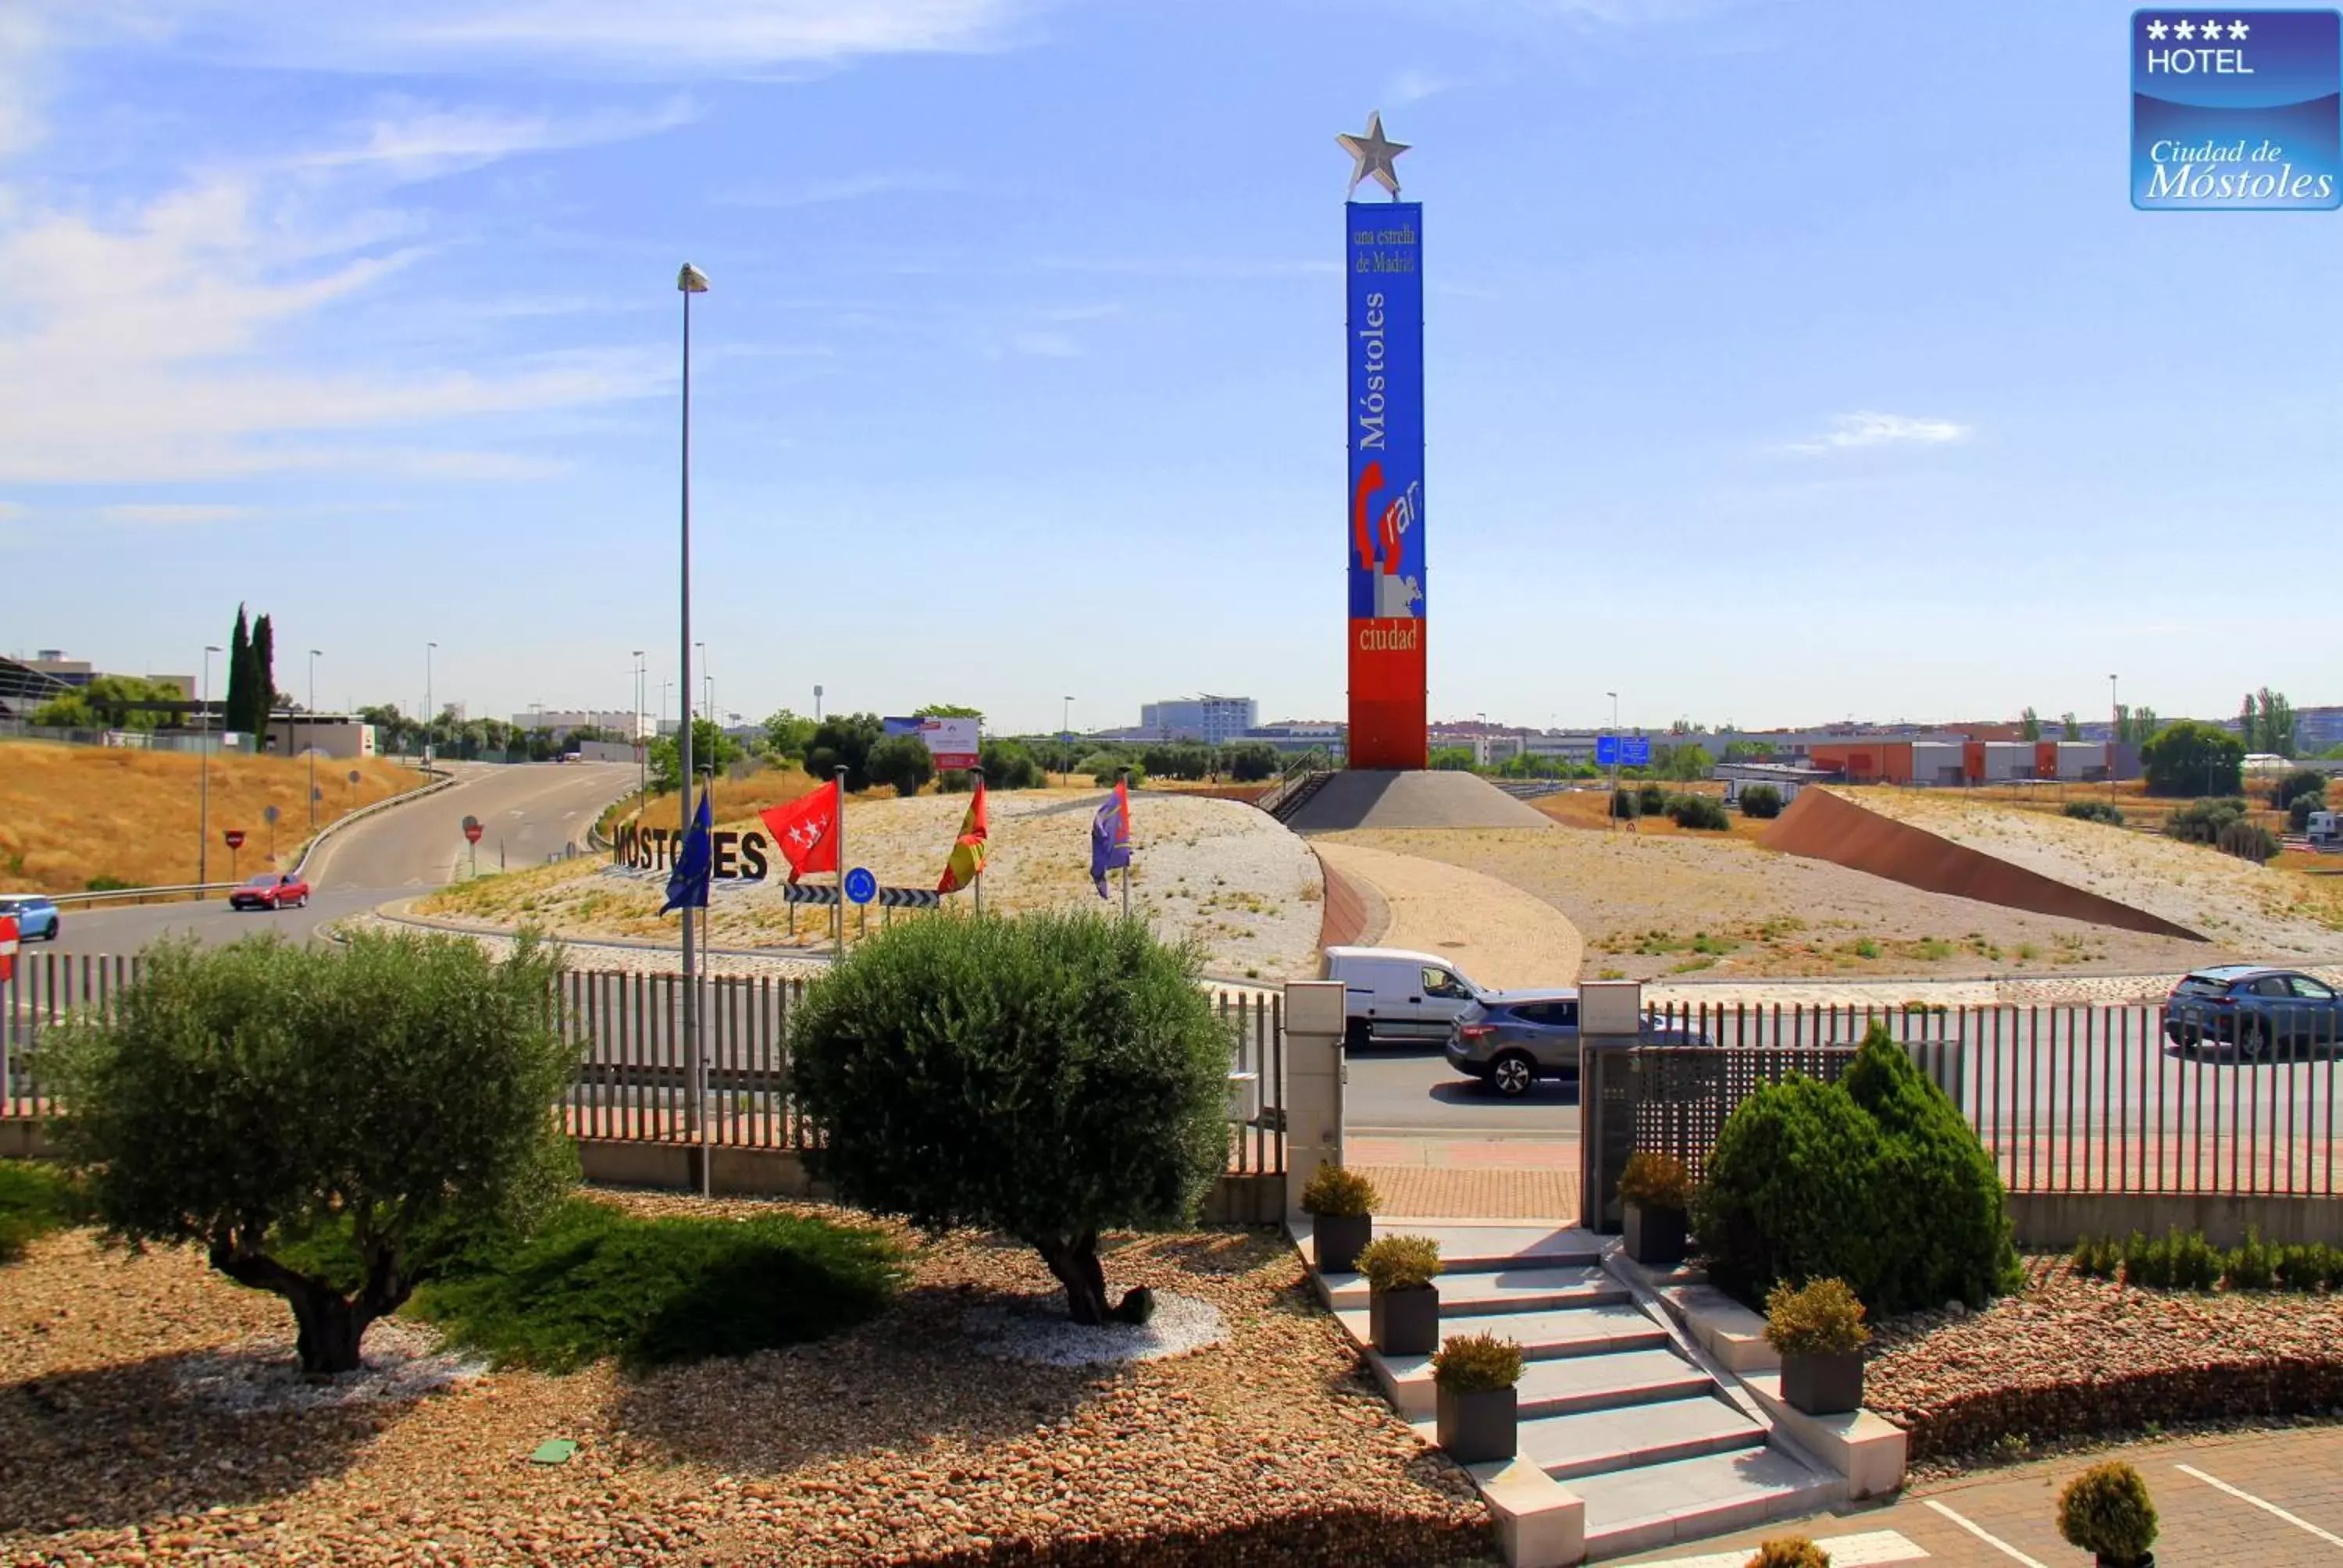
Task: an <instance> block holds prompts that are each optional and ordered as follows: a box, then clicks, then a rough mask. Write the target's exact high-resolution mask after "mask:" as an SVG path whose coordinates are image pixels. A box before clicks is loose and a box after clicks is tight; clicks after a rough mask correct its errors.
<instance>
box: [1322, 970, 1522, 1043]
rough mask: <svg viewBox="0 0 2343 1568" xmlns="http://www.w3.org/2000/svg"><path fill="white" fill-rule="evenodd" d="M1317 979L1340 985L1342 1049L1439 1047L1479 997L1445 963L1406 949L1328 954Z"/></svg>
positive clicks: (1470, 983) (1466, 980) (1468, 982)
mask: <svg viewBox="0 0 2343 1568" xmlns="http://www.w3.org/2000/svg"><path fill="white" fill-rule="evenodd" d="M1319 978H1320V979H1322V980H1341V981H1342V990H1343V993H1344V995H1343V1011H1344V1016H1345V1019H1346V1020H1347V1027H1346V1028H1345V1030H1344V1032H1343V1037H1342V1043H1343V1045H1344V1046H1345V1047H1353V1046H1362V1045H1365V1044H1368V1043H1369V1042H1370V1041H1374V1042H1379V1043H1383V1044H1416V1045H1438V1044H1439V1043H1440V1042H1441V1041H1442V1040H1445V1039H1447V1038H1448V1031H1449V1026H1450V1025H1451V1024H1453V1023H1454V1022H1455V1021H1456V1015H1457V1014H1458V1013H1460V1012H1462V1011H1463V1010H1464V1009H1465V1008H1466V1007H1468V1006H1470V1005H1471V1004H1472V1002H1473V999H1474V998H1476V997H1479V996H1481V995H1482V994H1483V992H1482V990H1481V988H1480V987H1479V986H1477V985H1474V984H1473V981H1472V980H1471V979H1470V978H1469V977H1467V976H1466V975H1465V973H1464V971H1463V970H1460V969H1458V968H1457V967H1456V966H1455V965H1454V964H1453V963H1451V962H1449V961H1448V960H1446V959H1443V958H1438V957H1435V956H1434V955H1433V954H1431V953H1419V952H1412V951H1410V950H1407V949H1405V948H1353V947H1334V948H1328V949H1327V950H1326V956H1325V958H1324V960H1322V964H1321V966H1320V969H1319Z"/></svg>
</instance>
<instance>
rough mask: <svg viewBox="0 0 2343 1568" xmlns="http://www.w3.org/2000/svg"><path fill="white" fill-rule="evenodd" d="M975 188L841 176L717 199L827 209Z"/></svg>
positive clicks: (919, 179)
mask: <svg viewBox="0 0 2343 1568" xmlns="http://www.w3.org/2000/svg"><path fill="white" fill-rule="evenodd" d="M974 188H975V187H974V186H971V185H970V184H969V183H968V182H967V181H965V180H958V179H949V178H946V177H944V176H938V175H901V174H864V175H840V176H833V177H831V178H829V179H818V180H808V181H806V182H805V183H804V184H802V185H795V186H784V187H782V188H780V189H778V190H751V191H733V192H729V193H727V194H725V195H723V196H719V197H718V198H717V199H718V200H719V201H724V202H729V203H730V204H731V205H732V206H774V207H795V206H828V205H830V203H832V202H842V201H860V200H861V199H863V198H864V197H866V196H910V195H920V196H948V195H953V194H958V193H965V192H967V191H970V190H973V189H974Z"/></svg>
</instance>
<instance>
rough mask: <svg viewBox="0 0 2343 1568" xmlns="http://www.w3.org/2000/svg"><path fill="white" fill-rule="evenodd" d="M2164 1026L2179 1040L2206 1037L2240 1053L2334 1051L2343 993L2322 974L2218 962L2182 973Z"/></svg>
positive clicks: (2341, 1032)
mask: <svg viewBox="0 0 2343 1568" xmlns="http://www.w3.org/2000/svg"><path fill="white" fill-rule="evenodd" d="M2164 1032H2165V1035H2166V1037H2167V1038H2168V1039H2169V1040H2172V1042H2173V1043H2174V1044H2176V1045H2185V1046H2194V1045H2200V1044H2203V1043H2204V1042H2206V1041H2207V1040H2211V1041H2214V1042H2215V1043H2217V1044H2221V1045H2234V1046H2236V1047H2237V1050H2238V1052H2239V1054H2240V1055H2244V1056H2249V1057H2254V1058H2257V1059H2261V1058H2267V1057H2268V1055H2269V1054H2270V1053H2271V1051H2272V1050H2285V1051H2287V1052H2288V1053H2289V1054H2302V1055H2308V1054H2309V1053H2311V1052H2313V1051H2324V1052H2332V1051H2333V1050H2335V1048H2336V1044H2337V1041H2338V1037H2343V997H2338V996H2337V994H2336V992H2335V988H2334V987H2332V986H2330V985H2328V984H2327V983H2326V982H2324V981H2323V980H2313V979H2311V978H2310V977H2309V976H2308V975H2307V974H2300V973H2298V972H2297V971H2295V970H2280V969H2270V968H2268V967H2267V966H2265V965H2261V964H2216V965H2214V966H2212V967H2211V968H2209V969H2201V970H2196V971H2195V972H2194V973H2191V974H2187V975H2183V976H2182V977H2181V978H2180V983H2179V984H2178V985H2177V986H2174V987H2173V988H2172V994H2171V995H2170V996H2167V997H2166V998H2165V999H2164Z"/></svg>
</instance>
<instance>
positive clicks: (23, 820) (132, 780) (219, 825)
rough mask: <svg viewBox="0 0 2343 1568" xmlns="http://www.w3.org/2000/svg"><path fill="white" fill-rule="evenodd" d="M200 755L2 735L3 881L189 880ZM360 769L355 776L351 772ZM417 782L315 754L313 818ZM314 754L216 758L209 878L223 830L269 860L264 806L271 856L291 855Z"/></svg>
mask: <svg viewBox="0 0 2343 1568" xmlns="http://www.w3.org/2000/svg"><path fill="white" fill-rule="evenodd" d="M202 763H203V759H202V758H200V757H198V756H195V755H192V754H187V753H181V752H176V751H139V750H133V749H127V748H123V749H116V748H111V747H92V746H54V745H50V744H48V743H46V742H44V741H33V740H11V741H5V742H0V892H32V891H37V892H47V893H73V892H80V891H82V890H85V889H86V888H87V887H88V886H89V882H90V879H91V878H93V877H113V878H116V879H120V880H122V881H125V882H129V883H132V884H134V885H136V886H140V887H157V886H170V885H174V884H180V883H186V882H192V881H194V880H195V879H196V866H197V856H196V839H197V834H198V823H199V820H200V817H201V810H200V806H199V782H200V780H199V774H200V772H201V768H202ZM353 768H355V769H357V773H358V781H357V783H356V784H355V785H353V784H351V783H349V782H348V781H347V780H348V777H349V774H350V770H351V769H353ZM422 782H423V777H422V775H421V774H419V773H417V772H416V771H415V770H414V769H410V768H402V767H400V766H398V765H397V764H396V763H393V762H387V761H385V760H383V759H379V758H369V759H366V760H363V761H359V762H355V763H354V762H348V761H342V760H336V759H328V758H319V759H318V760H317V788H318V789H321V790H323V791H324V792H325V798H324V799H322V800H320V801H319V802H318V803H317V822H318V825H319V826H320V827H323V826H324V825H325V824H326V823H327V822H330V821H332V820H333V819H335V818H337V817H340V816H342V815H344V814H346V813H347V812H349V811H352V810H355V809H357V808H358V807H360V806H365V805H368V804H371V803H372V802H374V801H377V800H380V799H384V798H385V797H387V796H390V795H396V794H397V793H399V792H400V791H402V790H406V789H414V788H415V787H416V786H417V785H418V784H420V783H422ZM308 799H309V764H308V763H307V760H305V759H296V758H290V757H237V756H231V755H227V754H225V753H223V754H220V755H216V756H215V757H213V758H212V759H211V845H210V849H211V854H210V864H209V866H208V868H207V869H208V871H209V873H210V875H211V877H212V879H214V880H215V881H220V880H225V879H226V877H227V875H228V867H229V855H228V851H227V847H226V845H225V844H224V843H222V842H221V840H220V837H219V835H220V833H221V831H222V830H223V829H228V828H241V829H244V830H245V834H246V838H245V841H244V848H243V849H242V850H240V851H239V852H238V853H237V854H236V857H235V865H236V870H237V871H238V872H240V873H249V872H252V871H256V870H259V869H263V868H264V867H266V866H267V865H268V864H269V863H270V861H269V859H268V849H269V829H268V825H267V823H266V821H264V820H263V819H262V813H263V811H264V810H265V809H266V808H267V807H270V806H274V807H276V808H277V811H278V813H279V819H278V821H277V830H276V846H277V862H278V863H280V864H285V865H290V864H291V863H292V860H293V857H294V855H295V854H296V853H297V852H298V850H299V849H300V847H301V845H302V843H303V842H304V841H305V840H307V838H308V837H309V831H308V818H309V813H308Z"/></svg>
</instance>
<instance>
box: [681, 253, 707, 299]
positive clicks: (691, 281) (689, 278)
mask: <svg viewBox="0 0 2343 1568" xmlns="http://www.w3.org/2000/svg"><path fill="white" fill-rule="evenodd" d="M675 286H677V287H678V288H679V289H681V290H683V292H684V293H686V294H705V293H707V292H708V275H707V274H706V273H704V272H702V271H700V270H699V268H698V267H696V266H692V265H691V263H689V262H688V261H687V262H685V263H684V264H683V270H682V271H681V272H679V273H677V274H676V275H675Z"/></svg>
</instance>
